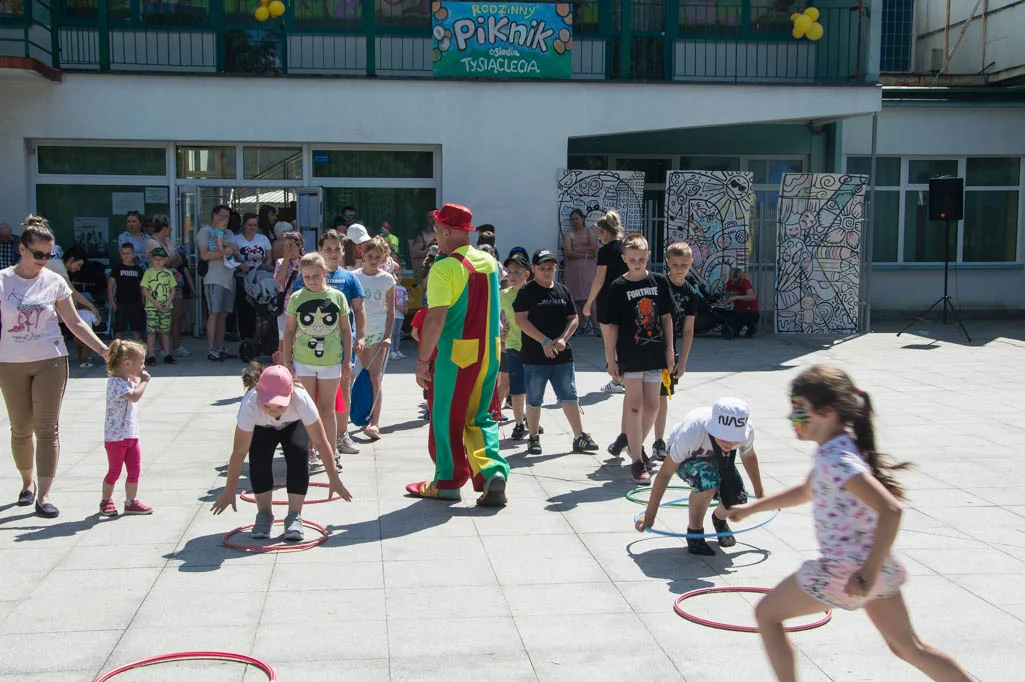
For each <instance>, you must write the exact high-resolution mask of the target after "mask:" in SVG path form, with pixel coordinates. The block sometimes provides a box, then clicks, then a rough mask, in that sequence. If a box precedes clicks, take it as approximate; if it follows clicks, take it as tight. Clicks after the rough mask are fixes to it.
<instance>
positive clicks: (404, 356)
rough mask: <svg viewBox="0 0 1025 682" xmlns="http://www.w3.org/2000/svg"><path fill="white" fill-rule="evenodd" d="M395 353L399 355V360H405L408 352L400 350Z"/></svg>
mask: <svg viewBox="0 0 1025 682" xmlns="http://www.w3.org/2000/svg"><path fill="white" fill-rule="evenodd" d="M395 355H396V356H397V357H398V359H399V360H405V359H406V354H405V353H403V352H402V351H400V350H397V351H395Z"/></svg>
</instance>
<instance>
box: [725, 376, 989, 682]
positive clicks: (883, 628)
mask: <svg viewBox="0 0 1025 682" xmlns="http://www.w3.org/2000/svg"><path fill="white" fill-rule="evenodd" d="M790 396H791V401H792V405H793V411H792V412H791V414H790V421H791V422H793V425H794V431H795V432H796V433H797V437H798V439H800V440H810V441H812V442H815V443H818V445H819V447H818V449H817V450H816V451H815V456H814V460H813V467H812V471H811V474H809V476H808V480H806V481H805V482H804V483H802V484H800V485H798V486H795V487H793V488H790V489H789V490H786V491H784V492H781V493H778V494H776V495H770V496H769V497H766V498H765V499H760V500H758V501H756V502H752V503H750V504H742V505H738V506H735V507H732V508H731V509H730V513H729V518H730V520H731V521H740V520H741V519H743V518H745V517H747V516H749V515H750V514H754V513H756V512H760V511H767V510H770V509H777V508H781V507H794V506H797V505H799V504H802V503H804V502H812V503H814V510H813V515H814V518H815V534H816V536H817V537H818V541H819V546H820V551H821V554H822V556H820V557H819V558H817V559H811V560H809V561H806V562H804V564H803V565H802V566H801V568H800V569H798V571H797V573H795V574H793V575H791V576H790V577H789V578H787V579H786V580H784V581H783V582H782V583H780V584H779V585H777V586H776V588H775V589H773V590H772V592H770V593H769V594H768V595H766V597H765V598H764V599H762V601H761V602H759V604H758V606H756V607H755V617H756V618H757V620H758V628H759V631H760V633H761V636H762V641H763V643H764V644H765V650H766V653H767V654H768V656H769V662H770V663H771V664H772V668H773V670H774V671H775V672H776V677H777V679H779V680H780V681H781V682H796V680H797V672H796V669H795V664H794V650H793V648H791V646H790V642H789V641H787V636H786V633H785V632H784V630H783V621H785V620H787V619H789V618H795V617H797V616H803V615H809V614H812V613H815V612H817V611H821V610H823V608H825V607H827V606H828V607H835V608H841V609H848V610H854V609H857V608H864V609H865V612H866V613H868V617H869V618H871V619H872V624H873V625H875V626H876V629H877V630H879V634H881V635H882V636H883V639H884V640H886V643H887V645H889V647H890V650H891V651H893V652H894V653H895V654H897V656H899V657H900V658H902V659H903V660H905V661H907V662H908V663H910V664H911V665H913V666H915V667H916V668H918V669H919V670H921V671H922V672H923V673H925V674H926V675H927V676H928V677H929V678H930V679H932V680H943V681H944V682H970V680H971V679H972V678H971V677H970V676H969V675H968V673H966V672H965V671H964V670H963V669H962V668H961V666H960V665H958V663H957V661H955V660H954V659H953V658H952V657H951V656H950V654H948V653H946V652H943V651H940V650H939V649H937V648H936V647H935V646H933V645H931V644H927V643H926V642H923V641H922V640H921V639H919V638H918V635H917V634H915V630H914V628H913V627H912V626H911V618H910V616H909V615H908V608H907V605H905V603H904V597H903V596H902V595H901V585H903V584H904V581H905V580H906V579H907V570H906V569H905V568H904V566H903V565H902V564H901V562H900V561H899V560H898V559H897V557H896V556H894V554H893V542H894V540H895V539H896V538H897V531H898V530H899V529H900V519H901V501H902V500H903V499H904V490H903V489H902V488H901V486H900V484H899V483H898V482H897V480H896V479H895V478H894V477H893V472H894V471H898V470H901V469H906V468H907V467H908V466H910V465H909V464H907V463H903V464H893V463H891V462H890V461H888V458H887V457H886V456H885V455H883V454H882V453H880V452H878V451H877V450H876V444H875V431H874V429H873V426H872V403H871V401H870V400H869V397H868V394H867V393H865V392H864V391H862V390H860V389H858V388H855V386H854V383H853V382H852V381H851V378H850V377H849V376H847V374H846V373H845V372H843V371H842V370H840V369H837V368H836V367H828V366H824V365H817V366H815V367H811V368H809V369H806V370H805V371H803V372H801V374H800V375H799V376H798V377H797V378H796V379H795V380H794V382H793V383H792V384H791V386H790Z"/></svg>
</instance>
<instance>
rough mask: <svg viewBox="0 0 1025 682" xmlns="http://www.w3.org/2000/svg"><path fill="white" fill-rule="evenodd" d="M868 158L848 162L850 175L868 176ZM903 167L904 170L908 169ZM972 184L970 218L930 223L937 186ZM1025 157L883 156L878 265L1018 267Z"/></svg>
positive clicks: (967, 198)
mask: <svg viewBox="0 0 1025 682" xmlns="http://www.w3.org/2000/svg"><path fill="white" fill-rule="evenodd" d="M870 163H871V160H870V158H869V157H867V156H852V157H848V159H847V172H849V173H860V174H868V173H869V169H870ZM902 168H903V169H904V170H903V171H902ZM942 176H949V177H963V178H964V179H965V195H964V220H962V221H959V222H958V223H957V224H956V225H952V226H951V231H950V239H949V242H947V243H945V237H946V234H947V226H946V224H945V223H944V222H942V221H931V220H929V180H930V179H933V178H936V177H942ZM1021 180H1022V176H1021V159H1020V158H1017V157H970V158H962V159H906V160H902V159H901V158H899V157H887V156H881V157H879V158H878V159H877V164H876V195H875V200H876V205H875V207H874V208H873V210H872V217H873V226H874V227H873V247H872V260H873V262H875V263H942V262H943V259H944V258H945V257H946V256H947V255H949V257H950V260H951V262H955V263H957V262H961V263H1013V262H1015V261H1017V259H1018V232H1019V228H1020V215H1021Z"/></svg>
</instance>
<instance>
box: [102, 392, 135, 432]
mask: <svg viewBox="0 0 1025 682" xmlns="http://www.w3.org/2000/svg"><path fill="white" fill-rule="evenodd" d="M134 388H135V384H133V383H132V382H131V381H129V380H128V379H122V378H121V377H110V378H108V379H107V417H106V419H105V420H104V421H103V440H104V441H106V442H107V443H116V442H118V441H121V440H126V439H128V438H138V437H139V413H138V411H137V410H136V404H135V403H133V402H132V401H130V400H128V399H127V398H125V394H127V393H131V391H132V389H134Z"/></svg>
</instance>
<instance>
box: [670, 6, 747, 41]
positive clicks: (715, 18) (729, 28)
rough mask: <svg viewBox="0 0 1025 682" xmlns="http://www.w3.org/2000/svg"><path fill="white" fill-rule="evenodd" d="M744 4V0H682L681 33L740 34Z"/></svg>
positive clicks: (684, 34)
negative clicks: (715, 0) (713, 0)
mask: <svg viewBox="0 0 1025 682" xmlns="http://www.w3.org/2000/svg"><path fill="white" fill-rule="evenodd" d="M748 1H750V0H748ZM743 5H744V0H722V1H721V2H709V1H708V0H680V29H679V30H680V35H681V36H739V35H740V33H741V25H742V22H743V16H744V7H743Z"/></svg>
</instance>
